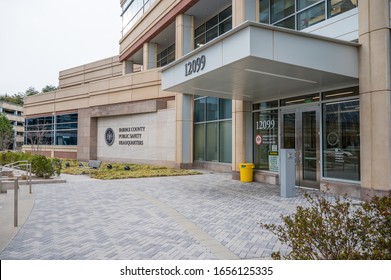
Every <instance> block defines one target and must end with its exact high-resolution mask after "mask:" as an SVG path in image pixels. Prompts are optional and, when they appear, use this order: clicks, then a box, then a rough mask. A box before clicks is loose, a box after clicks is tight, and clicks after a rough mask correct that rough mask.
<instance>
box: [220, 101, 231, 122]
mask: <svg viewBox="0 0 391 280" xmlns="http://www.w3.org/2000/svg"><path fill="white" fill-rule="evenodd" d="M231 118H232V100H231V99H219V119H221V120H225V119H231Z"/></svg>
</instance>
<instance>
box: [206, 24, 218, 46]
mask: <svg viewBox="0 0 391 280" xmlns="http://www.w3.org/2000/svg"><path fill="white" fill-rule="evenodd" d="M218 36H219V27H218V26H216V27H213V28H212V29H210V30H209V31H207V32H206V42H209V41H212V40H213V39H214V38H217V37H218Z"/></svg>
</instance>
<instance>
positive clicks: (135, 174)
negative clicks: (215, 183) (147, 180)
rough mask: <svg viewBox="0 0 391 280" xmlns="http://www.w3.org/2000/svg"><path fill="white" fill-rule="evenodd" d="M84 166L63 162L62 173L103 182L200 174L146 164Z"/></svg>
mask: <svg viewBox="0 0 391 280" xmlns="http://www.w3.org/2000/svg"><path fill="white" fill-rule="evenodd" d="M67 163H68V164H67ZM82 164H83V166H80V162H79V161H75V160H63V161H62V173H64V174H74V175H82V174H87V175H89V174H91V178H95V179H101V180H111V179H126V178H143V177H159V176H182V175H196V174H200V172H199V171H195V170H188V169H179V168H170V167H164V166H153V165H144V164H129V163H109V162H102V164H101V165H100V168H99V169H92V168H88V167H87V163H86V162H84V163H82ZM67 165H68V167H67ZM108 165H111V168H108ZM126 169H128V170H126ZM90 172H91V173H90Z"/></svg>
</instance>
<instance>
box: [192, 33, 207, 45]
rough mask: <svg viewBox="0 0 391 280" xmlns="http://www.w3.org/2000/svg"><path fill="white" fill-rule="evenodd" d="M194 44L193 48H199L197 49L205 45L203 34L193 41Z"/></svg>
mask: <svg viewBox="0 0 391 280" xmlns="http://www.w3.org/2000/svg"><path fill="white" fill-rule="evenodd" d="M194 43H195V48H199V47H202V46H203V45H205V43H206V40H205V34H203V35H201V36H199V37H197V38H196V39H195V42H194Z"/></svg>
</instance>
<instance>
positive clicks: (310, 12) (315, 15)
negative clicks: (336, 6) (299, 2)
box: [297, 3, 326, 30]
mask: <svg viewBox="0 0 391 280" xmlns="http://www.w3.org/2000/svg"><path fill="white" fill-rule="evenodd" d="M325 18H326V14H325V4H324V3H321V4H319V5H316V6H314V7H312V8H309V9H307V10H305V11H304V12H301V13H299V14H298V16H297V29H298V30H301V29H304V28H307V27H309V26H311V25H314V24H316V23H318V22H321V21H323V20H325Z"/></svg>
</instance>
